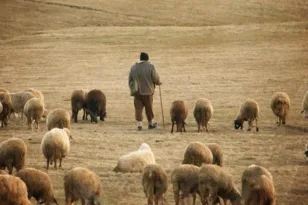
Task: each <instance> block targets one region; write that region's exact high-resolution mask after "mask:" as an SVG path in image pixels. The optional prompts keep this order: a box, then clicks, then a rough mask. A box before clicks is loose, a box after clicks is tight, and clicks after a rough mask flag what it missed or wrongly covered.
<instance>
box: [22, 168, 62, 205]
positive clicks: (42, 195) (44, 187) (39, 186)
mask: <svg viewBox="0 0 308 205" xmlns="http://www.w3.org/2000/svg"><path fill="white" fill-rule="evenodd" d="M16 176H17V177H19V178H20V179H21V180H22V181H23V182H25V184H26V186H27V189H28V198H29V199H31V198H32V197H34V198H35V199H36V201H37V202H38V203H40V204H42V203H45V204H46V205H49V204H53V203H55V204H57V205H58V202H57V200H56V199H55V196H54V193H53V188H52V183H51V180H50V177H49V176H48V174H46V173H45V172H42V171H40V170H38V169H34V168H25V169H21V170H19V171H18V172H17V173H16Z"/></svg>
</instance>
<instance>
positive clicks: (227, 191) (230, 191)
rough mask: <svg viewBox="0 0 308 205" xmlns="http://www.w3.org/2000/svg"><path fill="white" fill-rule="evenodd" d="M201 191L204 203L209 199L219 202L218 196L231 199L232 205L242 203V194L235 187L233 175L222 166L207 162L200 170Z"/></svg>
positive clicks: (225, 201)
mask: <svg viewBox="0 0 308 205" xmlns="http://www.w3.org/2000/svg"><path fill="white" fill-rule="evenodd" d="M198 176H199V193H200V197H201V202H202V204H203V205H206V204H208V201H210V202H212V203H214V202H217V200H219V199H218V197H221V198H222V199H223V200H224V204H227V200H230V201H231V204H232V205H241V204H242V203H241V198H242V197H241V194H240V192H239V191H238V190H237V188H236V187H235V185H234V183H233V180H232V177H231V175H230V174H229V173H227V172H226V171H225V170H223V168H222V167H220V166H217V165H213V164H206V165H203V166H202V167H201V168H200V171H199V175H198Z"/></svg>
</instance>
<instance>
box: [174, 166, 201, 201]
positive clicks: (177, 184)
mask: <svg viewBox="0 0 308 205" xmlns="http://www.w3.org/2000/svg"><path fill="white" fill-rule="evenodd" d="M199 170H200V168H199V167H198V166H195V165H191V164H182V165H180V166H179V167H177V168H175V169H174V170H173V171H172V174H171V183H172V186H173V193H174V201H175V205H179V202H180V192H181V193H182V197H181V198H182V199H183V200H184V201H185V200H187V199H188V197H189V194H192V196H193V205H194V204H195V202H196V195H197V193H198V173H199ZM186 204H190V203H186Z"/></svg>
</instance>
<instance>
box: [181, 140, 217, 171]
mask: <svg viewBox="0 0 308 205" xmlns="http://www.w3.org/2000/svg"><path fill="white" fill-rule="evenodd" d="M212 163H213V154H212V152H211V150H210V149H209V148H208V147H207V146H206V145H204V144H203V143H201V142H191V143H190V144H189V145H188V146H187V147H186V149H185V152H184V159H183V162H182V164H193V165H196V166H199V167H200V166H201V165H202V164H212Z"/></svg>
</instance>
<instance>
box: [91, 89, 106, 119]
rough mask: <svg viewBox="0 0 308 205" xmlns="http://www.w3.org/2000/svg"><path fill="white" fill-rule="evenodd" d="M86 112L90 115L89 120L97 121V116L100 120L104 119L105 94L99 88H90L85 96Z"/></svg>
mask: <svg viewBox="0 0 308 205" xmlns="http://www.w3.org/2000/svg"><path fill="white" fill-rule="evenodd" d="M86 106H87V112H88V113H89V114H90V116H91V122H95V123H97V116H99V117H100V120H101V121H104V120H105V117H106V115H107V112H106V96H105V94H104V93H103V92H102V91H100V90H96V89H95V90H91V91H90V92H88V95H87V98H86Z"/></svg>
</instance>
